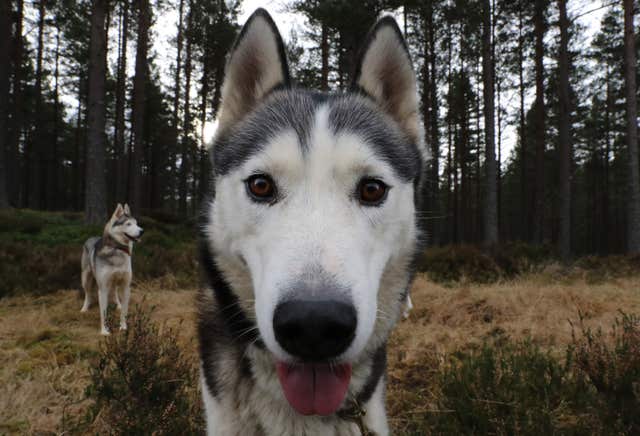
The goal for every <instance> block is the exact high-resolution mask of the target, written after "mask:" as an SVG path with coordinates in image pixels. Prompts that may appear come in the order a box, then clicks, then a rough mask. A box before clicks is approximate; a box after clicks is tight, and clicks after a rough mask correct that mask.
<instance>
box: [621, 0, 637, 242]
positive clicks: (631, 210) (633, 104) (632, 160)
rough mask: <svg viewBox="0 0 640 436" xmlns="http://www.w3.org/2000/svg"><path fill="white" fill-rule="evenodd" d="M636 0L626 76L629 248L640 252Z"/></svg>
mask: <svg viewBox="0 0 640 436" xmlns="http://www.w3.org/2000/svg"><path fill="white" fill-rule="evenodd" d="M634 7H635V5H634V2H633V0H624V65H625V68H624V73H625V74H624V75H625V90H626V102H627V152H628V159H629V163H628V165H629V181H628V184H629V187H628V191H629V193H628V206H627V207H628V211H627V215H628V232H629V234H628V237H627V251H628V252H629V253H640V174H639V173H640V169H639V168H638V165H640V164H639V162H640V161H639V160H638V101H637V87H636V74H637V73H636V69H637V66H636V44H635V31H634V23H633V18H634Z"/></svg>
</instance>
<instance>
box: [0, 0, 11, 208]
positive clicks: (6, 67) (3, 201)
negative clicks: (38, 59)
mask: <svg viewBox="0 0 640 436" xmlns="http://www.w3.org/2000/svg"><path fill="white" fill-rule="evenodd" d="M12 6H13V5H12V2H10V1H3V2H0V210H1V209H6V208H8V207H9V195H8V190H7V185H8V183H7V182H8V170H7V157H8V155H9V154H8V147H7V139H8V135H7V132H8V130H9V129H8V121H9V78H10V65H11V64H10V62H11V20H10V17H11V15H12V12H13V11H12Z"/></svg>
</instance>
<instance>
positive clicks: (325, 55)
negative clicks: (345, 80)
mask: <svg viewBox="0 0 640 436" xmlns="http://www.w3.org/2000/svg"><path fill="white" fill-rule="evenodd" d="M321 32H322V34H321V43H320V53H321V54H320V56H321V58H322V68H321V70H320V89H321V90H322V91H328V90H329V35H328V33H329V30H328V29H327V25H326V24H325V23H322V30H321Z"/></svg>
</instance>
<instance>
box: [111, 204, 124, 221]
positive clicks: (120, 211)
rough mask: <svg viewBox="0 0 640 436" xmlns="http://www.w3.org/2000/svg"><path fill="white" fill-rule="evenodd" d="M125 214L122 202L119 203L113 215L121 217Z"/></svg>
mask: <svg viewBox="0 0 640 436" xmlns="http://www.w3.org/2000/svg"><path fill="white" fill-rule="evenodd" d="M123 214H124V208H123V207H122V204H120V203H118V205H117V206H116V210H114V211H113V217H114V218H120V217H121V216H122V215H123Z"/></svg>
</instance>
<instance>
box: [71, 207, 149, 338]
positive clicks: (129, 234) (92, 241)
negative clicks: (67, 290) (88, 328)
mask: <svg viewBox="0 0 640 436" xmlns="http://www.w3.org/2000/svg"><path fill="white" fill-rule="evenodd" d="M143 233H144V230H143V229H142V227H140V226H138V223H137V221H136V219H135V218H134V217H132V216H131V210H129V205H128V204H125V205H124V207H122V205H121V204H118V207H116V210H115V212H113V215H112V216H111V219H110V220H109V222H108V223H107V225H106V226H105V227H104V233H103V234H102V237H97V236H96V237H93V238H89V239H87V242H85V243H84V248H83V250H82V289H83V290H84V304H83V305H82V309H80V311H81V312H86V311H87V310H89V306H91V302H92V300H93V299H94V298H95V294H96V290H97V294H98V305H99V306H100V326H101V329H100V331H101V332H102V334H103V335H108V334H109V330H108V329H107V327H106V325H105V315H106V312H107V306H108V305H109V295H110V294H113V297H114V301H115V303H116V305H117V306H118V309H120V329H121V330H125V329H126V328H127V310H128V308H129V296H130V295H131V277H132V270H131V254H132V252H133V243H134V242H138V241H139V240H140V237H141V236H142V234H143ZM96 287H97V289H96ZM120 291H122V293H123V295H122V303H121V302H120V298H119V296H118V292H120Z"/></svg>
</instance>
